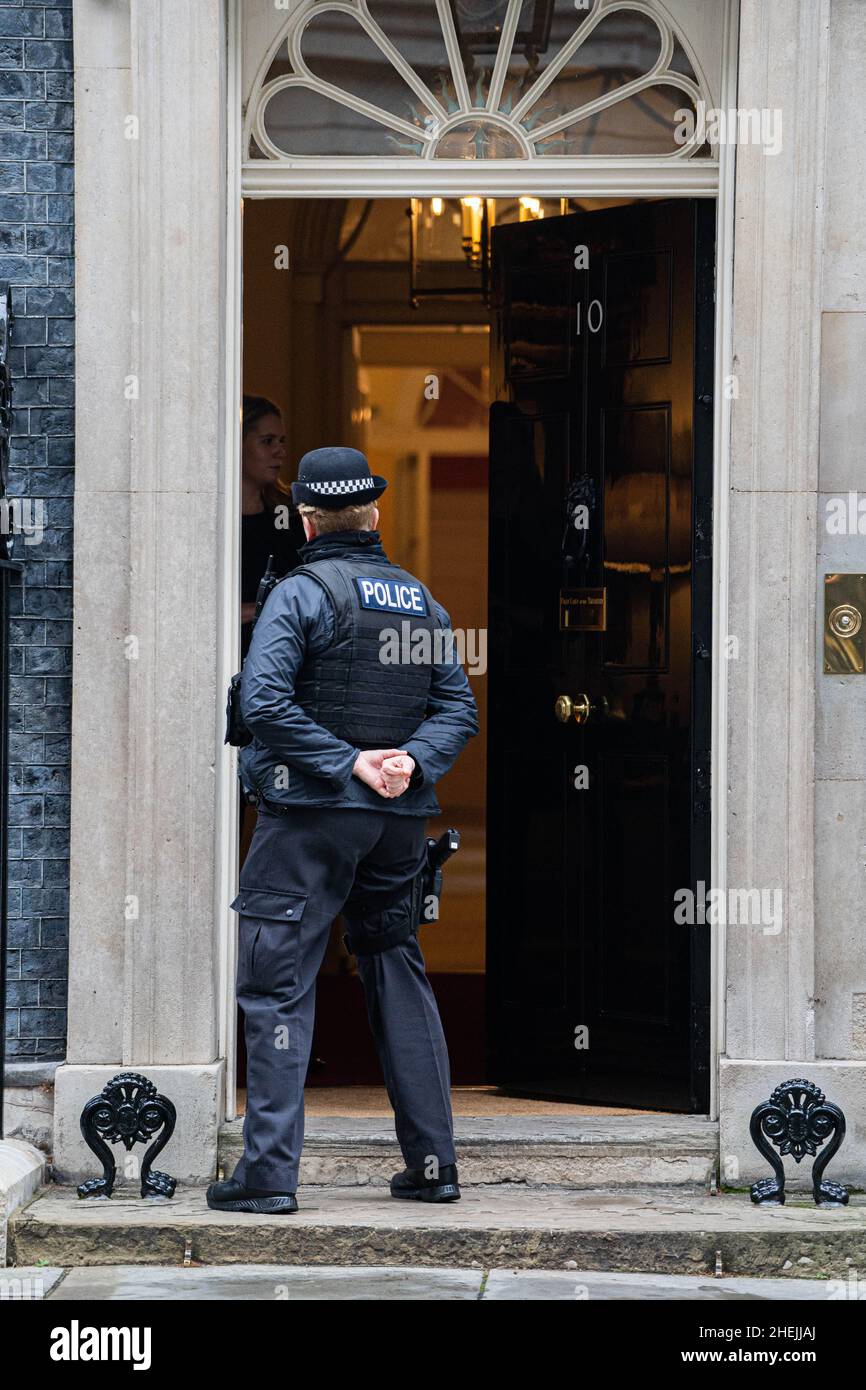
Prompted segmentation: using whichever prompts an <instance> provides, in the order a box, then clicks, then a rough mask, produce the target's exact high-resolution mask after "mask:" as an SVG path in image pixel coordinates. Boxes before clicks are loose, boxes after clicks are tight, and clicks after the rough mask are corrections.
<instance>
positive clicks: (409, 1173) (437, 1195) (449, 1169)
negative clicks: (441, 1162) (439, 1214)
mask: <svg viewBox="0 0 866 1390" xmlns="http://www.w3.org/2000/svg"><path fill="white" fill-rule="evenodd" d="M391 1196H392V1197H398V1198H399V1199H400V1200H401V1201H403V1202H459V1201H460V1188H459V1187H458V1186H457V1164H456V1163H448V1164H446V1165H445V1167H444V1168H440V1169H439V1175H438V1177H435V1178H427V1177H425V1176H424V1174H423V1173H422V1172H421V1171H420V1170H419V1169H417V1168H404V1170H403V1172H402V1173H395V1174H394V1176H393V1178H392V1179H391Z"/></svg>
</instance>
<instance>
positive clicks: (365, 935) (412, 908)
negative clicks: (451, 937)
mask: <svg viewBox="0 0 866 1390" xmlns="http://www.w3.org/2000/svg"><path fill="white" fill-rule="evenodd" d="M420 885H421V875H420V874H418V876H417V878H415V879H413V880H412V886H411V888H410V890H409V892H408V893H405V894H404V895H403V897H402V898H400V899H399V901H398V902H396V903H392V904H391V905H390V907H383V908H379V909H378V910H377V911H375V912H369V913H364V914H363V915H361V916H360V917H352V918H349V917H347V918H346V925H347V927H348V930H347V931H346V933H345V935H344V936H343V944H344V946H345V947H346V950H347V951H349V952H351V954H352V955H353V956H378V955H381V953H382V952H383V951H390V949H391V947H392V946H400V945H401V944H402V943H403V942H404V941H409V940H411V938H412V937H413V936H415V935H416V934H417V932H418V900H419V895H420V892H421V887H420Z"/></svg>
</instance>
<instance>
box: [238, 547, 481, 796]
mask: <svg viewBox="0 0 866 1390" xmlns="http://www.w3.org/2000/svg"><path fill="white" fill-rule="evenodd" d="M300 558H301V562H302V564H303V565H304V566H308V565H314V564H315V562H316V560H317V559H319V558H322V559H329V560H335V559H336V560H339V559H340V558H346V559H351V560H357V559H359V558H362V559H363V560H364V561H365V563H367V562H369V563H371V564H374V565H381V566H382V570H383V577H386V576H387V574H388V572H389V569H390V568H391V566H390V561H389V560H388V557H387V555H386V554H385V552H384V550H383V549H382V544H381V542H380V540H379V535H378V532H376V531H340V532H334V533H331V534H329V535H324V536H317V537H316V538H315V540H313V541H311V542H310V543H309V544H307V545H305V546H303V547H302V548H301V554H300ZM434 607H435V612H436V617H437V620H438V623H439V626H440V628H441V629H442V630H443V631H448V630H450V627H451V620H450V618H449V616H448V614H447V613H446V611H445V609H444V608H442V606H441V605H440V604H434ZM335 632H336V624H335V618H334V609H333V605H332V603H331V600H330V598H329V597H328V594H327V592H326V590H325V589H324V588H323V587H322V585H321V584H319V583H318V581H317V580H316V579H314V578H313V577H312V576H311V575H307V574H289V575H288V576H287V577H286V578H285V579H283V580H281V582H280V583H279V584H278V585H277V586H276V588H275V589H274V591H273V593H272V594H271V596H270V597H269V599H268V600H267V603H266V604H265V606H264V608H263V610H262V613H261V616H260V618H259V620H258V622H257V624H256V628H255V631H254V633H253V639H252V642H251V644H250V649H249V652H248V654H247V658H246V661H245V663H244V669H243V677H242V682H241V710H242V713H243V718H244V721H245V723H246V725H247V727H248V728H249V730H250V731H251V733H252V735H253V741H252V743H250V744H249V745H248V746H247V747H246V748H244V749H242V750H241V753H240V758H239V766H240V774H241V780H242V782H243V785H244V787H245V788H246V790H247V791H250V792H253V793H258V794H259V795H261V796H263V797H264V798H265V800H266V801H269V802H272V803H278V804H281V805H286V806H297V805H307V806H342V807H352V806H362V807H366V808H368V809H369V808H372V807H375V808H376V809H377V810H380V811H381V810H385V811H391V812H393V813H395V814H397V815H415V816H419V815H420V816H431V815H437V814H438V813H439V810H440V807H439V803H438V801H437V800H436V796H435V792H434V786H435V783H436V782H437V781H438V780H439V778H440V777H442V776H443V775H444V773H446V772H447V771H448V770H449V768H450V767H451V766H452V764H453V763H454V762H455V760H456V758H457V756H458V754H459V753H460V751H461V749H462V748H463V746H464V744H465V743H466V742H467V741H468V739H470V738H471V737H472V735H473V734H476V733H477V732H478V716H477V712H476V707H475V698H474V696H473V694H472V692H471V690H470V688H469V681H468V679H467V677H466V673H465V672H464V670H463V668H462V666H461V665H460V664H459V661H458V660H457V656H456V653H452V655H451V658H450V659H447V658H446V659H444V660H442V661H440V662H439V663H434V665H433V669H432V673H431V682H430V691H429V696H428V700H427V711H426V715H425V717H424V718H423V719H422V720H421V722H420V723H419V725H418V727H417V728H416V729H415V731H414V733H413V734H412V735H411V737H409V738H408V739H405V740H404V741H402V742H401V743H394V744H393V745H392V746H394V747H402V748H404V749H405V750H406V752H407V753H409V754H410V755H411V757H412V758H414V760H415V762H416V764H417V768H418V770H417V771H416V775H415V776H414V778H413V782H412V785H410V787H409V789H408V790H407V791H406V792H404V793H403V795H402V796H399V797H395V798H393V799H392V798H385V797H381V796H379V795H378V793H377V792H374V791H373V789H372V788H371V787H368V786H367V785H366V784H365V783H363V782H361V781H359V780H358V778H357V777H353V776H352V768H353V767H354V764H355V761H356V759H357V757H358V753H359V751H360V750H359V747H358V746H356V745H354V744H352V743H349V742H347V741H346V740H344V739H341V738H339V737H337V736H336V735H335V734H334V733H332V732H331V731H330V730H328V729H326V728H324V727H323V726H322V725H321V724H318V723H316V721H315V720H314V719H313V718H311V717H310V715H309V714H308V713H307V712H306V711H305V709H304V707H303V705H302V704H301V703H299V701H298V700H297V699H296V698H295V688H296V683H297V681H298V679H299V677H300V674H301V671H302V669H303V668H304V665H305V662H306V660H307V656H308V654H310V653H315V652H321V651H323V650H324V649H325V648H326V647H328V646H330V644H331V643H333V641H334V638H335Z"/></svg>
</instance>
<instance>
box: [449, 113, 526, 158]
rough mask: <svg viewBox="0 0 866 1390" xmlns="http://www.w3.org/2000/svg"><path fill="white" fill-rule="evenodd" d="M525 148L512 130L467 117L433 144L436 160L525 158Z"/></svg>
mask: <svg viewBox="0 0 866 1390" xmlns="http://www.w3.org/2000/svg"><path fill="white" fill-rule="evenodd" d="M525 157H526V151H525V149H524V148H523V146H521V144H520V141H519V140H518V139H517V137H516V136H515V135H512V133H511V131H509V130H505V129H503V128H502V127H501V126H495V125H491V124H490V123H489V122H488V121H476V120H473V119H471V118H470V119H469V120H467V121H464V122H463V124H462V125H459V126H456V127H455V128H454V130H450V131H449V132H448V134H447V135H443V136H442V139H441V140H440V141H439V143H438V145H437V146H436V158H437V159H524V158H525Z"/></svg>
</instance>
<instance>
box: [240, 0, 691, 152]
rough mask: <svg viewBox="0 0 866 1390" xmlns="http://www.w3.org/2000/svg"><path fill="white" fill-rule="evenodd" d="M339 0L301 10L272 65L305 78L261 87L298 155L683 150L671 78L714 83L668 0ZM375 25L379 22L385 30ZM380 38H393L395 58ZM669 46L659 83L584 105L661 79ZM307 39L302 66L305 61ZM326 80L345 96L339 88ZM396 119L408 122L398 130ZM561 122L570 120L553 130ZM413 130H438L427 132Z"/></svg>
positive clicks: (271, 127) (678, 97)
mask: <svg viewBox="0 0 866 1390" xmlns="http://www.w3.org/2000/svg"><path fill="white" fill-rule="evenodd" d="M340 3H341V5H342V6H343V8H341V9H339V10H335V9H333V7H332V6H333V0H319V3H318V4H316V5H315V6H314V7H313V8H312V10H311V9H310V8H307V7H302V8H301V9H300V11H299V13H298V14H297V16H296V18H295V19H293V20H290V21H289V23H288V26H287V34H286V37H284V38H283V39H282V41H281V42H280V45H279V47H278V49H277V51H276V53H275V55H274V57H273V59H272V60H271V62H270V63H269V65H268V73H267V81H268V82H270V83H275V82H277V81H279V79H281V78H282V79H284V78H286V77H287V76H291V77H292V78H294V79H296V85H293V87H292V88H291V89H287V90H285V91H284V92H281V93H277V94H274V95H271V94H269V93H268V91H267V89H265V91H264V93H263V95H262V98H261V100H262V101H263V102H264V104H265V115H264V124H265V128H266V130H267V132H268V134H269V136H270V139H271V140H272V141H273V144H274V145H275V147H276V148H277V149H278V150H279V151H280V152H283V153H285V154H286V155H291V154H299V155H303V154H306V155H317V156H324V157H327V156H328V155H334V156H341V155H343V156H346V155H349V156H352V155H355V156H360V157H363V156H373V157H377V156H379V155H388V156H395V155H403V156H410V157H415V158H417V157H422V156H426V157H429V156H431V155H432V156H433V157H434V158H437V159H474V160H477V159H519V158H536V157H539V156H541V157H543V156H545V155H554V154H559V155H567V156H576V155H579V154H588V153H590V152H591V153H594V154H607V155H633V156H634V155H636V156H640V155H647V156H650V155H658V154H674V153H676V152H677V150H678V149H680V148H681V146H680V145H678V144H676V143H675V142H674V141H673V138H672V129H673V124H674V122H673V113H674V112H675V111H676V110H677V109H682V108H683V107H685V106H688V105H690V104H691V100H690V98H689V97H687V96H686V94H685V93H680V92H679V91H678V90H676V89H672V88H671V86H670V82H669V80H667V79H668V78H669V77H673V76H682V77H687V78H689V79H690V80H692V81H694V82H695V83H696V85H698V86H700V85H701V84H700V83H698V81H697V78H696V76H695V73H694V69H693V65H692V63H691V62H690V60H689V58H688V55H687V53H686V50H685V47H684V44H683V42H682V41H681V39H680V38H678V37H677V35H676V33H675V32H674V29H673V27H672V21H671V17H670V14H669V12H668V10H667V9H666V7H664V6H662V5H660V4H659V5H658V6H656V4H655V0H642V5H641V8H633V7H632V6H631V5H626V6H624V7H623V8H621V9H614V10H611V11H607V10H605V11H604V12H603V13H601V15H600V17H599V11H598V10H597V9H596V8H593V7H588V8H586V9H584V8H583V6H582V5H578V3H576V0H340ZM371 23H372V24H373V25H375V26H378V27H377V29H374V35H373V36H371V34H370V32H369V26H370V25H371ZM293 26H294V27H293ZM365 26H368V27H365ZM377 37H378V38H379V41H378V42H377V41H376V38H377ZM380 42H382V43H385V44H386V47H387V46H391V47H392V50H393V60H392V57H390V56H388V54H386V53H385V52H383V51H382V49H381V48H380V47H379V43H380ZM665 43H670V44H671V49H672V51H671V58H670V63H669V67H668V68H667V69H666V70H665V71H664V72H659V73H656V74H654V76H653V78H652V83H653V85H652V88H651V89H646V90H643V91H642V92H640V93H638V94H635V95H633V96H630V97H628V98H626V99H624V100H623V101H621V102H615V103H614V104H613V106H612V107H611V108H609V109H605V110H602V111H600V112H597V113H596V114H594V115H592V116H581V112H582V111H583V110H585V109H586V107H587V106H588V105H590V104H593V103H596V102H597V101H598V100H599V99H601V98H606V97H612V96H615V95H616V94H617V93H618V92H619V91H620V90H621V89H622V87H624V86H626V85H627V84H629V83H634V82H635V81H636V80H640V79H642V78H646V77H649V75H650V74H651V73H653V72H654V68H655V65H656V64H657V63H658V60H659V57H660V54H661V52H662V49H663V45H664V44H665ZM296 45H298V46H299V48H300V53H301V55H302V57H303V65H302V64H298V70H297V71H293V68H292V60H291V58H290V56H289V55H290V53H292V52H293V51H296ZM325 84H327V85H328V87H331V88H335V89H337V90H338V91H339V92H340V93H341V94H343V95H344V97H345V100H344V101H334V100H333V99H331V98H330V97H329V95H328V94H327V93H326V92H325V91H323V90H322V88H323V87H324V86H325ZM672 91H673V95H672ZM705 99H706V97H705ZM359 104H360V105H363V104H366V105H368V106H372V107H375V108H377V109H378V110H379V111H381V112H382V113H383V115H382V119H381V121H380V122H377V121H376V119H375V118H373V117H371V116H370V115H369V114H367V113H362V112H359V111H357V110H356V109H355V107H356V106H357V105H359ZM389 117H390V118H391V119H393V120H395V121H399V122H401V123H404V124H405V125H406V127H407V129H406V130H405V131H404V132H402V133H401V132H399V131H396V130H394V129H392V128H391V127H390V126H389V125H388V118H389ZM560 121H564V122H565V126H564V128H563V129H562V130H558V131H551V130H550V129H549V127H550V126H551V125H555V124H557V123H558V122H560ZM413 130H417V131H418V132H419V136H420V134H421V133H422V132H423V135H424V136H425V137H427V138H417V139H416V138H414V136H413V133H412V131H413ZM704 153H706V151H701V152H700V154H704ZM252 157H257V156H256V153H255V152H254V151H253V152H252ZM690 157H691V156H690ZM699 157H700V156H699Z"/></svg>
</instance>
